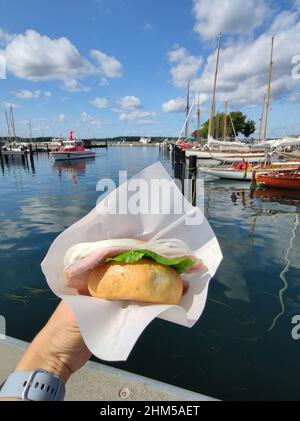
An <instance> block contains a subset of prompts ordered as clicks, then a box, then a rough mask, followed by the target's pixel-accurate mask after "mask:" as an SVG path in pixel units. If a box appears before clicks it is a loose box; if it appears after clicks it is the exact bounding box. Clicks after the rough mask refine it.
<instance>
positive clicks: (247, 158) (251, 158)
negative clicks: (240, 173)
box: [212, 154, 265, 164]
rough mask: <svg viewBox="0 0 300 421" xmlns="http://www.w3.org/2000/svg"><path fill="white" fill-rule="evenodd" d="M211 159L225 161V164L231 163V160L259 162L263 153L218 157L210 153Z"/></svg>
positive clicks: (262, 158)
mask: <svg viewBox="0 0 300 421" xmlns="http://www.w3.org/2000/svg"><path fill="white" fill-rule="evenodd" d="M212 157H213V159H215V160H216V161H220V162H225V163H227V164H231V163H232V162H243V161H244V162H248V163H254V162H261V161H263V160H264V157H265V156H264V155H231V156H228V155H227V156H226V155H224V156H223V157H219V156H217V155H214V154H212Z"/></svg>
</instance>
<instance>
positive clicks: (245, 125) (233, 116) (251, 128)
mask: <svg viewBox="0 0 300 421" xmlns="http://www.w3.org/2000/svg"><path fill="white" fill-rule="evenodd" d="M224 118H225V115H224V113H219V117H217V116H215V117H214V118H213V122H212V132H211V134H212V136H214V137H215V136H216V133H217V132H218V138H219V139H221V138H222V134H223V127H224ZM231 120H232V122H231ZM217 123H218V126H219V127H218V130H217ZM208 125H209V120H207V121H205V123H203V124H202V127H201V137H204V138H207V136H208ZM232 125H233V126H234V129H233V127H232ZM255 129H256V128H255V122H254V121H253V120H247V116H246V114H243V113H242V112H241V111H232V112H231V113H230V115H227V118H226V131H227V137H229V138H231V139H234V137H235V133H236V135H237V136H238V135H239V134H240V133H242V134H244V135H245V136H246V134H248V132H249V135H248V136H246V137H249V136H250V134H252V133H254V132H255ZM234 131H235V133H234ZM245 133H246V134H245Z"/></svg>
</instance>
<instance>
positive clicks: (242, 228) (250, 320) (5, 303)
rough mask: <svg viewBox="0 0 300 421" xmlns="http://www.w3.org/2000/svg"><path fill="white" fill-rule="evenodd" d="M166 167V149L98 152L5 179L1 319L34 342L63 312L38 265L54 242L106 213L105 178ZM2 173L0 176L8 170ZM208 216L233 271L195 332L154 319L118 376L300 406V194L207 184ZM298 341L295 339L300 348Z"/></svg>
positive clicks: (42, 162) (0, 220)
mask: <svg viewBox="0 0 300 421" xmlns="http://www.w3.org/2000/svg"><path fill="white" fill-rule="evenodd" d="M158 160H161V161H162V163H163V165H165V167H166V169H167V170H168V171H169V172H170V174H172V175H173V172H172V168H171V162H170V159H169V157H168V156H166V155H165V154H164V155H162V154H160V152H159V149H158V148H147V147H145V148H135V147H128V148H125V147H122V148H118V147H115V148H110V149H108V150H99V151H98V152H97V156H96V158H95V159H92V160H79V161H73V162H72V163H71V162H62V163H57V164H55V165H52V164H51V163H50V161H49V158H48V156H47V154H39V155H38V156H37V157H36V158H35V159H34V167H31V166H30V165H29V166H28V167H27V166H26V165H24V164H22V162H21V161H20V162H17V161H16V160H15V162H14V163H13V164H12V163H11V164H9V165H6V164H5V163H4V166H3V168H2V172H0V234H1V237H0V268H1V272H0V315H2V316H4V317H5V318H6V323H7V335H9V336H12V337H16V338H18V339H21V340H25V341H30V340H32V338H33V337H34V335H35V334H36V333H37V332H38V331H39V329H40V328H41V327H42V326H43V325H44V323H45V322H46V321H47V319H48V318H49V316H50V314H51V313H52V311H53V310H54V308H55V306H56V305H57V303H58V300H57V298H56V297H55V296H54V295H53V294H52V292H51V291H49V288H48V286H47V283H46V281H45V279H44V276H43V274H42V272H41V268H40V264H41V261H42V260H43V258H44V256H45V254H46V253H47V250H48V248H49V247H50V245H51V243H52V242H53V240H54V239H55V238H56V236H57V235H58V234H59V233H61V232H62V231H63V230H64V229H65V228H67V227H69V226H70V225H72V224H73V223H74V222H76V221H77V220H78V219H80V218H82V217H83V216H85V215H86V214H87V213H88V212H89V211H90V210H91V209H92V208H93V207H94V206H95V204H96V201H97V199H98V197H99V192H97V191H96V184H97V182H98V181H99V180H100V179H102V178H106V179H107V178H111V179H113V180H115V182H118V178H119V171H120V170H128V176H129V177H130V176H133V175H134V174H135V173H137V172H138V171H140V170H142V169H143V168H145V167H147V166H148V165H150V164H152V163H154V162H156V161H158ZM0 171H1V168H0ZM205 213H206V216H207V218H208V220H209V222H210V223H211V225H212V227H213V229H214V231H215V234H216V236H217V238H218V240H219V242H220V246H221V248H222V252H223V254H224V260H223V262H222V264H221V266H220V268H219V271H218V273H217V275H216V276H215V278H214V279H213V280H212V281H211V284H210V289H209V294H208V300H207V305H206V308H205V312H204V314H203V316H202V317H201V319H200V320H199V322H198V323H197V324H196V326H195V327H194V328H193V329H187V328H183V327H180V326H178V325H175V324H171V323H168V322H165V321H162V320H160V319H156V320H155V321H154V322H153V323H152V324H151V325H150V326H149V327H148V328H147V329H146V331H145V332H144V333H143V335H142V336H141V337H140V339H139V341H138V343H137V345H136V346H135V348H134V350H133V352H132V353H131V355H130V357H129V359H128V361H127V362H126V363H116V364H113V365H114V366H115V367H118V368H121V369H124V370H127V371H130V372H133V373H137V374H141V375H143V376H146V377H150V378H153V379H156V380H160V381H163V382H167V383H170V384H172V385H176V386H180V387H183V388H186V389H189V390H192V391H196V392H199V393H203V394H205V395H209V396H213V397H215V398H219V399H225V400H236V399H238V400H253V399H256V400H257V399H259V400H260V399H261V400H266V399H268V400H291V399H293V400H299V399H300V391H299V378H300V365H299V349H300V339H299V340H297V338H296V337H295V335H293V334H292V332H293V328H294V327H295V325H294V324H293V323H292V321H293V318H294V317H295V316H297V315H300V276H299V274H300V271H299V269H300V260H299V251H300V227H299V221H300V215H299V213H300V195H298V194H297V193H295V192H294V193H291V194H287V193H284V192H280V191H274V192H256V193H251V191H250V189H249V183H243V182H236V181H232V182H231V181H222V180H217V179H211V178H206V179H205ZM293 336H294V337H293Z"/></svg>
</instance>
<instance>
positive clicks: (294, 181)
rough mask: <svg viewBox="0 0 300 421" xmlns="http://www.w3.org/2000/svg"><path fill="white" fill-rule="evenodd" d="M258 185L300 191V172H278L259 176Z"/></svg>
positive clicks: (257, 178)
mask: <svg viewBox="0 0 300 421" xmlns="http://www.w3.org/2000/svg"><path fill="white" fill-rule="evenodd" d="M256 181H257V184H258V185H260V186H264V187H272V188H277V189H300V171H299V170H296V171H278V172H272V173H269V174H257V176H256Z"/></svg>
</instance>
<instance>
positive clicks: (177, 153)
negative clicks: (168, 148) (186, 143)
mask: <svg viewBox="0 0 300 421" xmlns="http://www.w3.org/2000/svg"><path fill="white" fill-rule="evenodd" d="M174 148H175V160H174V172H175V178H177V179H178V178H181V177H180V176H181V174H180V148H179V146H177V145H176V146H175V147H174Z"/></svg>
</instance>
